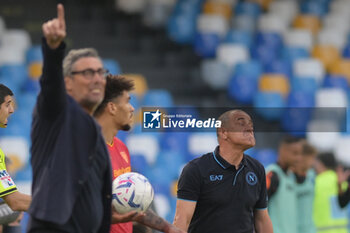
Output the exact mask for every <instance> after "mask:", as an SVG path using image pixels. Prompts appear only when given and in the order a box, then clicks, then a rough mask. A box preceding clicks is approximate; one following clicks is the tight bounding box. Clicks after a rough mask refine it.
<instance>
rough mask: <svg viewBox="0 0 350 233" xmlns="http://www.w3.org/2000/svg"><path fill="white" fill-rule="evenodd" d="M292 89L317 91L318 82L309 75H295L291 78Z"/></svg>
mask: <svg viewBox="0 0 350 233" xmlns="http://www.w3.org/2000/svg"><path fill="white" fill-rule="evenodd" d="M291 86H292V91H303V92H310V93H315V92H316V91H317V89H318V88H319V87H318V84H317V81H316V79H314V78H311V77H310V78H307V77H293V78H292V80H291Z"/></svg>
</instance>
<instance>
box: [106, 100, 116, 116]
mask: <svg viewBox="0 0 350 233" xmlns="http://www.w3.org/2000/svg"><path fill="white" fill-rule="evenodd" d="M107 109H108V112H109V113H110V114H112V115H115V114H117V110H118V107H117V105H115V104H114V103H113V102H108V103H107Z"/></svg>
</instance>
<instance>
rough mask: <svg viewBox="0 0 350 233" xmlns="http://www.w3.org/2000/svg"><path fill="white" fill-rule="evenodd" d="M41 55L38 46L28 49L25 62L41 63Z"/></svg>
mask: <svg viewBox="0 0 350 233" xmlns="http://www.w3.org/2000/svg"><path fill="white" fill-rule="evenodd" d="M42 61H43V54H42V52H41V47H40V45H36V46H32V47H30V48H29V49H28V50H27V52H26V62H27V64H31V63H33V62H42Z"/></svg>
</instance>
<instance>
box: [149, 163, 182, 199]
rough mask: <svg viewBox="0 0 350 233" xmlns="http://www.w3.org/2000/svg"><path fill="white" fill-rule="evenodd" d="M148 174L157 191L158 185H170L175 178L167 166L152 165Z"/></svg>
mask: <svg viewBox="0 0 350 233" xmlns="http://www.w3.org/2000/svg"><path fill="white" fill-rule="evenodd" d="M146 175H147V176H146V177H147V178H148V179H149V181H150V182H151V184H152V185H153V187H154V188H155V191H157V190H156V187H157V186H159V187H162V186H165V187H169V184H171V182H172V181H173V180H175V178H174V177H173V176H172V174H170V173H169V172H168V168H167V167H152V169H149V171H148V172H147V174H146ZM168 189H169V188H168ZM169 195H170V190H169Z"/></svg>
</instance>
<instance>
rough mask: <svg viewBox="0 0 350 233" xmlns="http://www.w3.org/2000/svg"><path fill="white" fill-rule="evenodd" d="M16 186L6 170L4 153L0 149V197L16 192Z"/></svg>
mask: <svg viewBox="0 0 350 233" xmlns="http://www.w3.org/2000/svg"><path fill="white" fill-rule="evenodd" d="M16 191H17V187H16V185H15V182H13V180H12V178H11V176H10V174H9V173H8V172H7V170H6V164H5V154H4V152H3V151H2V150H1V149H0V197H3V196H6V195H8V194H10V193H13V192H16Z"/></svg>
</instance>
